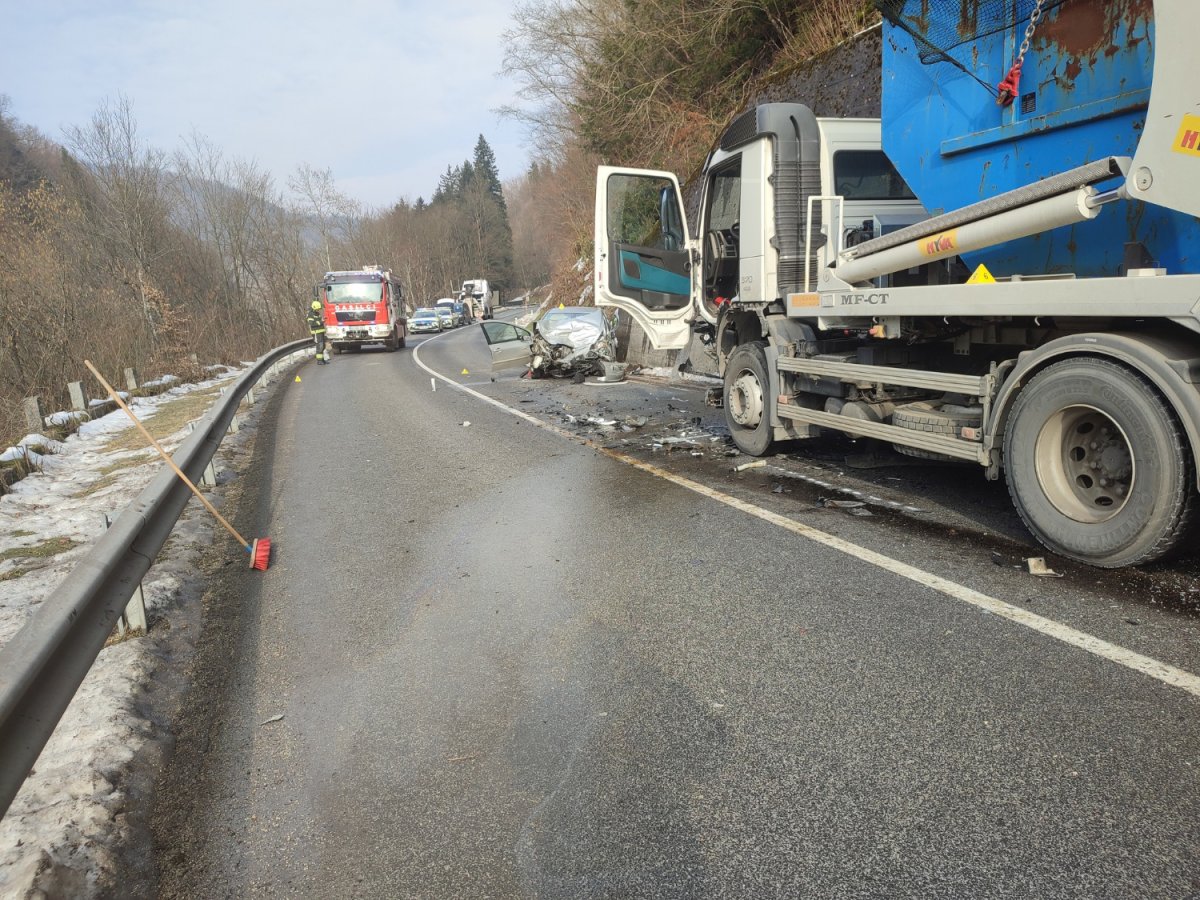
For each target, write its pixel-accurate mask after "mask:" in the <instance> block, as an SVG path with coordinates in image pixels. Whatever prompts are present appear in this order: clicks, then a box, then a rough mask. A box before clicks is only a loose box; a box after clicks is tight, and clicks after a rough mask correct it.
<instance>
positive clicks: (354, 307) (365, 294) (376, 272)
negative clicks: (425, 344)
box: [313, 265, 408, 353]
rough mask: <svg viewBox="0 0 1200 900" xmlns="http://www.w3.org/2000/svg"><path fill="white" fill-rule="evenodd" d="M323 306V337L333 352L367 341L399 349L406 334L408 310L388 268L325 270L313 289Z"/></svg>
mask: <svg viewBox="0 0 1200 900" xmlns="http://www.w3.org/2000/svg"><path fill="white" fill-rule="evenodd" d="M313 297H314V298H315V299H317V300H320V301H321V303H322V304H323V306H324V315H325V339H326V340H327V341H328V343H329V347H330V349H331V350H332V351H333V352H334V353H341V352H342V351H344V350H359V349H361V348H362V347H363V346H365V345H366V344H383V346H384V347H386V348H387V349H388V350H389V351H395V350H399V349H401V348H402V347H403V346H404V345H405V342H406V339H407V337H408V317H407V316H408V312H407V307H406V306H405V300H404V290H403V287H402V286H401V284H400V279H398V278H397V277H396V276H395V275H393V274H392V272H391V270H390V269H384V268H382V267H380V266H378V265H366V266H363V267H362V268H361V269H357V270H349V271H341V272H326V273H325V277H324V278H323V279H322V280H321V283H320V284H318V285H317V286H316V287H315V288H314V289H313Z"/></svg>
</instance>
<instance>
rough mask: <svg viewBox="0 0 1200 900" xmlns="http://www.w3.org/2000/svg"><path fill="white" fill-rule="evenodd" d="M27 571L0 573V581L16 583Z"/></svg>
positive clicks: (16, 570) (12, 570)
mask: <svg viewBox="0 0 1200 900" xmlns="http://www.w3.org/2000/svg"><path fill="white" fill-rule="evenodd" d="M29 571H30V570H29V569H9V570H8V571H7V572H0V581H16V580H17V579H18V578H20V577H21V576H22V575H25V574H26V573H28V572H29Z"/></svg>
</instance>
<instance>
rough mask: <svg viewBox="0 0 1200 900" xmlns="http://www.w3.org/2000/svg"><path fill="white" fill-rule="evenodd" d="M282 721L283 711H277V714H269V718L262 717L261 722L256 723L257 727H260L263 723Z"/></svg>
mask: <svg viewBox="0 0 1200 900" xmlns="http://www.w3.org/2000/svg"><path fill="white" fill-rule="evenodd" d="M282 721H283V713H279V715H277V716H271V718H269V719H263V720H262V721H261V722H259V723H258V727H259V728H262V727H263V726H264V725H270V724H271V723H272V722H282Z"/></svg>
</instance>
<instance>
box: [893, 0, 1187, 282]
mask: <svg viewBox="0 0 1200 900" xmlns="http://www.w3.org/2000/svg"><path fill="white" fill-rule="evenodd" d="M889 5H890V6H891V10H890V13H891V15H890V17H889V18H886V19H885V22H884V35H883V145H884V150H885V151H886V152H887V154H888V156H889V157H890V158H891V160H892V161H893V163H895V165H896V168H897V169H898V170H899V171H900V174H901V175H903V176H904V178H905V180H906V181H907V182H908V183H909V185H910V186H911V187H912V189H913V190H914V191H915V192H916V194H917V196H918V197H919V198H920V199H921V202H922V203H923V204H924V205H925V208H926V209H928V210H929V212H930V213H934V214H936V213H939V212H947V211H949V210H952V209H957V208H959V207H962V206H966V205H968V204H971V203H975V202H977V201H979V200H983V199H985V198H987V197H991V196H995V195H996V194H1000V193H1003V192H1005V191H1009V190H1012V189H1014V188H1018V187H1022V186H1023V185H1026V184H1031V183H1033V182H1035V181H1037V180H1039V179H1041V178H1045V177H1047V176H1049V175H1054V174H1057V173H1059V172H1063V171H1066V170H1067V169H1072V168H1075V167H1076V166H1080V165H1083V164H1084V163H1087V162H1091V161H1093V160H1096V159H1100V158H1103V157H1105V156H1133V154H1134V151H1135V149H1136V147H1137V142H1138V136H1139V134H1140V133H1141V128H1142V125H1143V123H1144V121H1145V116H1146V105H1147V103H1148V101H1149V96H1150V77H1151V70H1152V66H1153V48H1154V21H1153V3H1152V0H1048V2H1046V3H1045V7H1046V11H1045V13H1044V14H1043V18H1042V20H1041V21H1040V22H1039V23H1038V25H1037V28H1036V30H1035V32H1034V35H1033V39H1032V41H1031V42H1030V48H1029V51H1028V53H1027V54H1026V56H1025V60H1024V66H1023V71H1022V75H1021V81H1020V91H1019V95H1018V97H1017V98H1016V101H1015V102H1014V103H1013V104H1012V105H1011V106H1009V107H1007V108H1002V107H1000V106H997V104H996V102H995V87H996V85H997V83H999V82H1000V81H1001V80H1002V79H1003V78H1004V77H1005V75H1006V74H1007V73H1008V71H1009V68H1010V67H1011V66H1012V64H1013V61H1014V60H1015V59H1016V55H1017V52H1018V48H1019V45H1020V43H1021V39H1022V38H1023V37H1024V33H1025V27H1026V25H1027V24H1028V22H1029V17H1030V13H1031V12H1032V11H1033V8H1034V5H1035V4H1034V0H954V2H950V0H893V2H892V3H890V4H889ZM1179 62H1180V65H1187V64H1189V61H1186V60H1180V61H1179ZM1107 186H1115V183H1114V184H1109V185H1098V187H1100V188H1102V189H1103V188H1104V187H1107ZM1197 224H1198V222H1197V219H1195V218H1194V217H1192V216H1187V215H1183V214H1181V213H1175V212H1171V211H1168V210H1164V209H1160V208H1159V207H1154V206H1149V205H1147V204H1144V203H1140V202H1133V201H1122V202H1119V203H1113V204H1111V205H1110V206H1108V207H1106V208H1105V209H1104V210H1103V212H1102V213H1101V215H1100V216H1099V217H1098V218H1097V219H1095V220H1093V221H1091V222H1085V223H1083V224H1080V225H1075V226H1071V227H1068V228H1059V229H1055V230H1053V231H1049V232H1045V233H1043V234H1040V235H1035V236H1033V237H1029V238H1022V239H1020V240H1016V241H1010V242H1008V243H1005V244H1001V245H998V246H996V247H992V248H989V249H986V250H981V251H977V252H975V253H970V254H965V255H964V256H965V258H966V260H967V262H968V264H969V265H971V266H972V267H973V266H975V265H978V264H979V263H984V264H986V265H987V267H988V268H989V269H991V270H992V272H993V274H995V275H1011V274H1026V275H1032V274H1041V273H1062V272H1074V273H1076V274H1078V275H1081V276H1084V275H1119V274H1121V273H1122V268H1121V266H1122V261H1123V257H1124V245H1125V243H1126V242H1130V241H1140V242H1141V243H1143V244H1144V245H1145V246H1146V248H1147V249H1148V250H1149V252H1150V255H1151V256H1152V257H1153V258H1154V259H1155V260H1156V261H1157V262H1158V264H1159V265H1160V266H1165V267H1166V268H1167V270H1168V271H1169V272H1171V273H1179V272H1194V271H1197V270H1200V265H1198V261H1200V228H1197V227H1196V226H1197Z"/></svg>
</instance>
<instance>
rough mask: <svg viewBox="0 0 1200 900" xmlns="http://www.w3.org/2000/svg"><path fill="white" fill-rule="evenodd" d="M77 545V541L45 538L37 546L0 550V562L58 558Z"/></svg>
mask: <svg viewBox="0 0 1200 900" xmlns="http://www.w3.org/2000/svg"><path fill="white" fill-rule="evenodd" d="M78 543H79V542H78V541H76V540H73V539H71V538H69V537H52V538H46V540H44V541H41V542H39V543H37V544H31V545H30V546H28V547H10V548H9V549H8V550H0V562H5V561H7V560H10V559H19V560H29V559H49V558H50V557H52V556H58V555H59V554H60V553H66V552H67V551H68V550H70V549H71V548H72V547H75V546H77V545H78ZM8 577H9V578H11V577H13V576H12V573H9V575H8Z"/></svg>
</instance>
